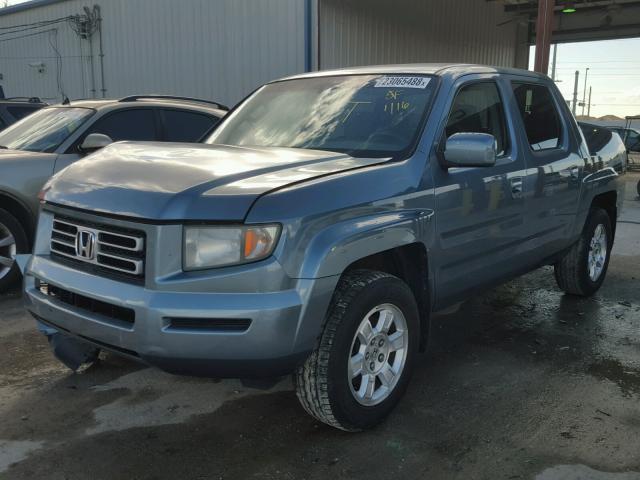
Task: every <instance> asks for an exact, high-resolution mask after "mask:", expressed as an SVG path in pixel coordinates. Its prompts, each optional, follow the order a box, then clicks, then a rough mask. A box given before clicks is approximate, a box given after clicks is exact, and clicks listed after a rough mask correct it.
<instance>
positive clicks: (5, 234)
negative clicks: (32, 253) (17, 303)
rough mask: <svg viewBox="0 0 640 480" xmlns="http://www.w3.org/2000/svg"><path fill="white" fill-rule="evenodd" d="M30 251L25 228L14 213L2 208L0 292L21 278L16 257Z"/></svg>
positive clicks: (0, 218)
mask: <svg viewBox="0 0 640 480" xmlns="http://www.w3.org/2000/svg"><path fill="white" fill-rule="evenodd" d="M28 251H29V241H28V239H27V234H26V233H25V231H24V228H22V225H20V222H19V221H18V220H16V218H15V217H14V216H13V215H11V214H10V213H9V212H7V211H6V210H3V209H1V208H0V293H2V292H4V291H5V290H7V289H8V288H9V287H11V286H12V285H13V284H14V283H15V282H16V281H17V280H18V278H20V269H19V268H18V265H17V264H16V262H15V261H14V257H15V256H16V254H18V253H26V252H28Z"/></svg>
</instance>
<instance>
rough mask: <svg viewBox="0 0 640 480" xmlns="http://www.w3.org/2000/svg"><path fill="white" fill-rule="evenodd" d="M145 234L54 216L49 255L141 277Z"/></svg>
mask: <svg viewBox="0 0 640 480" xmlns="http://www.w3.org/2000/svg"><path fill="white" fill-rule="evenodd" d="M144 240H145V239H144V233H142V232H138V231H129V230H125V229H120V228H115V227H111V226H105V225H98V224H93V223H88V222H82V221H79V220H76V219H69V218H66V217H59V216H56V217H55V218H54V220H53V230H52V231H51V253H52V254H53V255H58V256H61V257H63V258H65V259H70V260H75V261H78V262H83V263H85V264H90V265H93V266H96V267H99V268H101V269H104V270H105V271H107V272H111V273H117V274H120V275H127V276H129V277H133V278H137V279H142V278H144V258H145V241H144Z"/></svg>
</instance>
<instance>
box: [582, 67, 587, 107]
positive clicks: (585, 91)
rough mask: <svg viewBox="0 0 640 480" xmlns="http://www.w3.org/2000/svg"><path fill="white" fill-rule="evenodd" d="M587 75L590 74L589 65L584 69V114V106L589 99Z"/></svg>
mask: <svg viewBox="0 0 640 480" xmlns="http://www.w3.org/2000/svg"><path fill="white" fill-rule="evenodd" d="M587 75H589V67H587V68H586V70H585V71H584V89H583V90H582V115H583V116H584V107H585V103H586V101H587Z"/></svg>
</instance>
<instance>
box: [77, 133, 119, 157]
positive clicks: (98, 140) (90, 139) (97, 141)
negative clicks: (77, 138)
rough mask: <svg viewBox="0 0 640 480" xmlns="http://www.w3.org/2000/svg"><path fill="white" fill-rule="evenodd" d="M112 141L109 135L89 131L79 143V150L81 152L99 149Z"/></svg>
mask: <svg viewBox="0 0 640 480" xmlns="http://www.w3.org/2000/svg"><path fill="white" fill-rule="evenodd" d="M112 143H113V140H112V139H111V137H109V135H104V134H103V133H90V134H89V135H87V137H86V138H85V139H84V141H83V142H82V145H80V150H82V151H83V152H87V153H88V152H93V151H95V150H100V149H101V148H104V147H106V146H107V145H110V144H112Z"/></svg>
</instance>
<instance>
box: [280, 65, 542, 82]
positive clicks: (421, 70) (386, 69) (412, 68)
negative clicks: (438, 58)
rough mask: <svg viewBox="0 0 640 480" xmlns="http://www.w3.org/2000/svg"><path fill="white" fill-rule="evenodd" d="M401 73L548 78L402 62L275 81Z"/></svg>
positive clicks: (516, 70)
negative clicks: (500, 74) (491, 74)
mask: <svg viewBox="0 0 640 480" xmlns="http://www.w3.org/2000/svg"><path fill="white" fill-rule="evenodd" d="M403 73H404V74H422V75H438V76H445V75H448V76H453V77H459V76H462V75H468V74H470V73H504V74H511V75H522V76H527V77H533V78H538V79H545V80H549V77H548V76H547V75H543V74H541V73H537V72H532V71H530V70H523V69H519V68H507V67H493V66H489V65H476V64H472V63H404V64H396V65H371V66H363V67H349V68H340V69H336V70H321V71H319V72H307V73H301V74H298V75H292V76H289V77H284V78H281V79H279V80H276V81H282V80H292V79H297V78H314V77H329V76H336V75H363V74H370V75H376V74H403Z"/></svg>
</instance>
